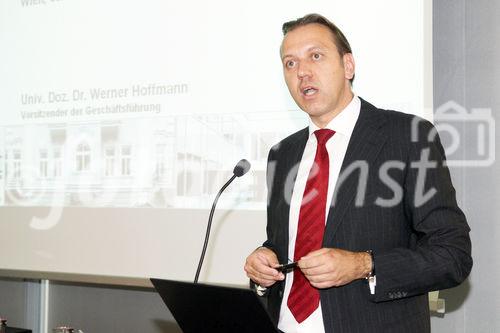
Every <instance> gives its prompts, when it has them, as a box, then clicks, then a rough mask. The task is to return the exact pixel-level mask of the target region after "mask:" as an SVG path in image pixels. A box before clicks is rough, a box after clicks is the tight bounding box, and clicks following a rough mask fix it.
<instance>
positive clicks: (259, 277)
mask: <svg viewBox="0 0 500 333" xmlns="http://www.w3.org/2000/svg"><path fill="white" fill-rule="evenodd" d="M278 266H279V262H278V257H276V254H275V253H274V252H273V251H272V250H270V249H268V248H266V247H259V248H258V249H257V250H255V251H253V252H252V254H250V255H249V256H248V258H247V260H246V263H245V272H246V273H247V276H248V277H249V278H250V279H251V280H252V281H253V282H255V283H257V284H258V285H260V286H262V287H266V288H267V287H270V286H272V285H273V284H274V283H276V281H281V280H283V279H284V278H285V275H283V273H280V272H278V271H277V270H276V269H275V267H278Z"/></svg>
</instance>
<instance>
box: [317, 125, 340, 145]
mask: <svg viewBox="0 0 500 333" xmlns="http://www.w3.org/2000/svg"><path fill="white" fill-rule="evenodd" d="M334 134H335V131H334V130H331V129H328V128H323V129H319V130H316V131H314V135H316V139H317V140H318V145H325V144H326V142H327V141H328V140H330V138H331V137H332V136H333V135H334Z"/></svg>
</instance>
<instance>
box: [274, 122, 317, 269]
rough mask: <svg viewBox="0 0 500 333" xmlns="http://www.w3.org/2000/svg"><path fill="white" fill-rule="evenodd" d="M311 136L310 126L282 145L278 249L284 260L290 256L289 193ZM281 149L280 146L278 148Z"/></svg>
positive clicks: (290, 194) (278, 208)
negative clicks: (280, 231)
mask: <svg viewBox="0 0 500 333" xmlns="http://www.w3.org/2000/svg"><path fill="white" fill-rule="evenodd" d="M308 137H309V128H304V129H303V130H301V131H300V132H298V133H297V136H296V137H295V138H294V140H293V141H292V142H291V144H288V145H287V146H286V147H282V150H281V149H280V150H281V151H280V153H281V154H282V156H283V157H282V158H283V160H284V163H283V169H280V170H279V171H278V170H276V171H277V172H276V173H277V174H280V175H281V176H282V177H283V178H281V179H280V183H279V186H280V192H281V194H280V200H279V201H278V207H277V210H278V212H279V218H280V227H279V230H282V232H283V233H282V234H281V237H282V240H283V241H282V242H280V244H281V247H282V248H280V249H279V251H278V253H279V254H283V258H281V260H282V261H280V262H286V260H287V258H288V241H289V218H290V201H291V196H292V193H291V192H290V193H287V192H288V191H293V188H294V187H295V180H296V179H297V173H298V169H299V164H300V161H301V159H302V155H303V154H304V149H305V147H306V143H307V139H308ZM278 149H279V148H278ZM287 178H288V179H291V180H292V182H291V183H290V184H287ZM286 186H291V188H285V187H286Z"/></svg>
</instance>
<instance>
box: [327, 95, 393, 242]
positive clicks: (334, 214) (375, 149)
mask: <svg viewBox="0 0 500 333" xmlns="http://www.w3.org/2000/svg"><path fill="white" fill-rule="evenodd" d="M385 122H386V119H385V116H384V115H383V114H382V113H381V112H377V109H376V108H375V107H374V106H373V105H371V104H369V103H368V102H366V101H364V100H363V99H361V110H360V113H359V118H358V121H357V122H356V125H355V126H354V129H353V132H352V135H351V139H350V141H349V144H348V146H347V151H346V154H345V157H344V161H343V163H342V167H341V169H340V174H339V179H338V181H337V184H336V186H335V191H334V195H333V199H332V205H331V207H330V210H329V213H328V218H327V224H326V229H325V236H324V239H323V246H331V245H332V241H333V237H334V235H335V233H336V232H337V230H338V228H339V227H340V225H341V224H342V223H343V221H344V219H343V216H344V215H345V213H346V212H347V210H348V209H349V207H352V205H354V203H353V200H354V199H355V197H356V194H357V192H358V182H359V177H358V176H359V174H360V171H359V168H355V169H354V171H352V172H350V173H348V174H350V175H352V176H349V177H346V178H345V179H344V180H342V175H345V174H346V171H347V172H349V170H350V169H349V167H350V166H351V167H352V166H353V165H354V164H355V163H360V164H365V165H366V166H368V168H370V167H373V165H374V163H373V162H374V161H375V159H376V157H377V155H378V153H379V152H380V150H381V148H382V146H383V145H384V143H385V141H386V139H387V135H384V133H383V131H382V127H383V126H384V124H385ZM365 162H366V163H365ZM358 165H359V164H358ZM351 170H352V169H351ZM372 172H373V170H372ZM363 186H364V185H363Z"/></svg>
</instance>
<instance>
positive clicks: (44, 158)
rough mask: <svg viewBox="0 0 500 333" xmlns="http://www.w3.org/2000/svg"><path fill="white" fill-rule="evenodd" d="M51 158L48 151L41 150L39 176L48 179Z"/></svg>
mask: <svg viewBox="0 0 500 333" xmlns="http://www.w3.org/2000/svg"><path fill="white" fill-rule="evenodd" d="M48 171H49V158H48V152H47V149H40V161H39V176H40V178H47V177H48V175H49V172H48Z"/></svg>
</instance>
